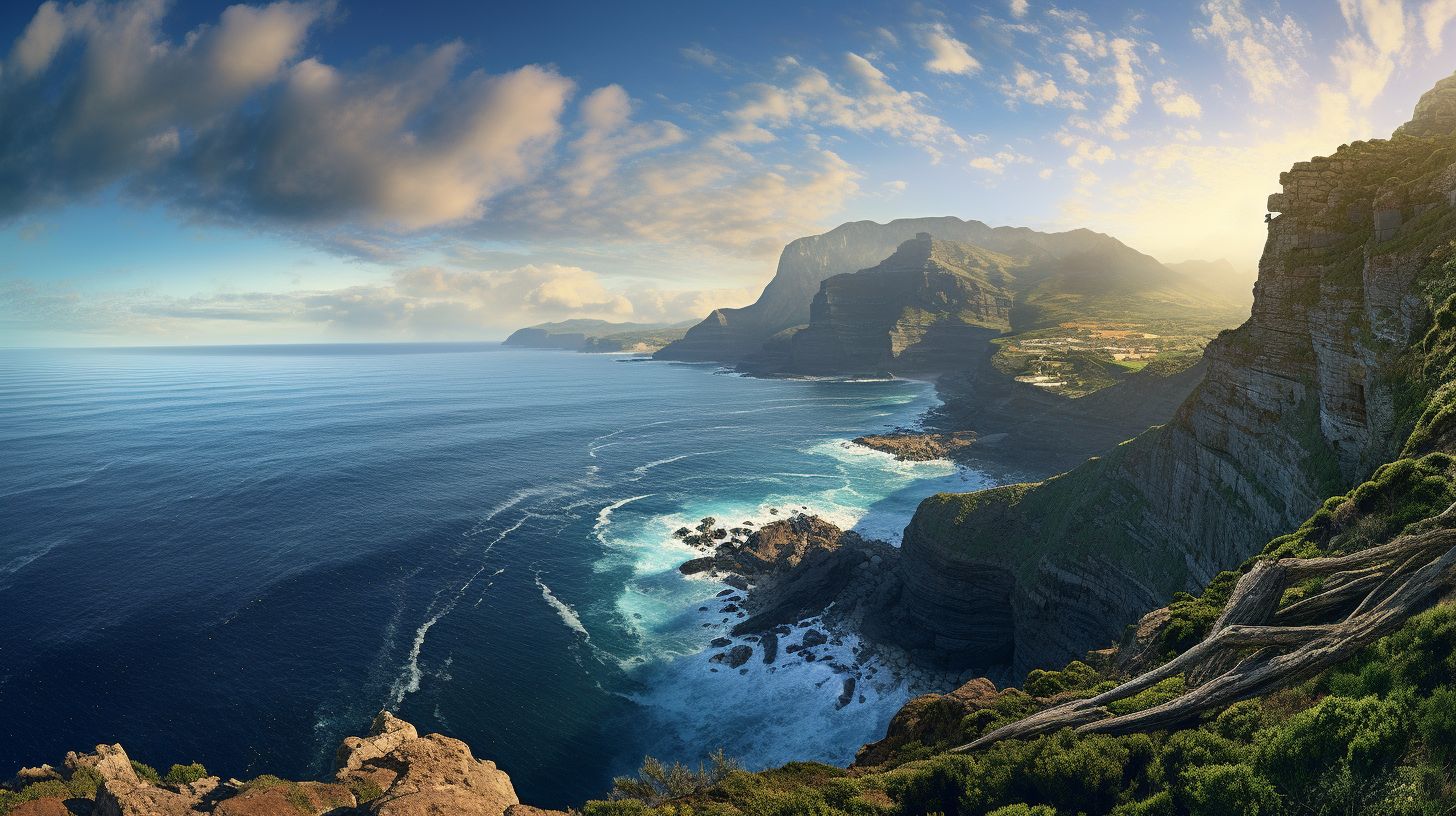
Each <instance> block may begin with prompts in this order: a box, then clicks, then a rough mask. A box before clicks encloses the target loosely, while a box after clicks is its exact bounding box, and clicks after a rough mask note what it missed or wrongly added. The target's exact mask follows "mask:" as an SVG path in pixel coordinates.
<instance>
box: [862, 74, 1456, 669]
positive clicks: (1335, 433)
mask: <svg viewBox="0 0 1456 816" xmlns="http://www.w3.org/2000/svg"><path fill="white" fill-rule="evenodd" d="M1453 89H1456V85H1453V84H1452V82H1451V81H1449V80H1448V81H1443V82H1442V84H1441V85H1439V86H1437V88H1436V89H1435V90H1433V91H1431V92H1430V93H1428V94H1427V95H1426V96H1425V97H1424V98H1423V99H1422V101H1421V104H1420V106H1419V107H1418V109H1417V115H1416V118H1415V119H1414V120H1413V121H1412V122H1411V123H1410V124H1408V125H1406V126H1405V127H1403V128H1401V130H1400V131H1398V132H1397V134H1396V136H1395V137H1393V138H1392V139H1391V140H1389V141H1383V140H1377V141H1373V142H1357V143H1355V144H1352V145H1349V146H1346V147H1343V148H1341V150H1340V151H1338V152H1337V153H1336V154H1335V155H1334V156H1331V157H1325V158H1317V159H1314V160H1312V161H1309V162H1300V163H1298V164H1296V165H1295V166H1294V168H1293V169H1292V170H1290V172H1288V173H1285V174H1283V175H1282V176H1281V178H1280V181H1281V184H1282V187H1283V191H1282V192H1281V193H1278V194H1276V195H1273V196H1271V197H1270V201H1269V209H1270V210H1272V211H1274V212H1277V213H1281V214H1280V215H1279V216H1278V217H1276V218H1274V219H1273V220H1272V222H1271V223H1270V224H1269V227H1268V230H1269V237H1268V241H1267V243H1266V246H1265V252H1264V255H1263V258H1262V260H1261V261H1260V267H1259V279H1258V283H1257V285H1256V288H1255V303H1254V308H1253V312H1252V315H1251V317H1250V319H1249V320H1248V321H1247V322H1246V323H1245V324H1244V325H1243V326H1241V327H1240V328H1238V329H1237V330H1233V331H1229V332H1225V333H1224V334H1222V335H1220V336H1219V338H1218V339H1216V340H1215V341H1214V342H1213V343H1212V344H1211V345H1210V346H1209V348H1208V351H1207V354H1206V365H1207V371H1206V373H1205V374H1204V377H1203V380H1202V382H1201V383H1200V384H1199V385H1198V387H1197V388H1196V389H1195V390H1194V391H1193V393H1192V395H1191V396H1190V397H1189V398H1188V399H1187V400H1186V401H1185V402H1184V403H1183V404H1182V405H1181V406H1180V407H1179V409H1178V410H1177V412H1176V414H1175V416H1174V417H1173V419H1172V421H1171V422H1169V423H1168V424H1167V425H1166V426H1164V427H1161V428H1157V429H1154V430H1151V431H1149V432H1148V433H1145V434H1143V435H1142V436H1140V437H1138V438H1137V439H1135V440H1132V441H1130V442H1128V443H1125V444H1123V445H1121V446H1119V447H1117V448H1116V449H1114V450H1113V451H1111V452H1110V453H1109V454H1108V455H1107V456H1105V457H1103V458H1101V459H1094V460H1092V461H1090V462H1088V463H1087V464H1085V465H1082V466H1080V467H1078V468H1076V469H1074V470H1072V471H1070V472H1068V473H1066V474H1063V475H1062V476H1059V477H1056V478H1053V479H1050V480H1047V481H1046V482H1043V483H1039V484H1035V485H1018V486H1011V487H1006V488H999V489H995V490H991V491H985V492H982V493H977V494H968V495H951V494H943V495H940V496H935V497H932V498H930V499H928V500H926V501H925V502H924V503H923V504H922V505H921V507H920V508H919V510H918V511H917V513H916V515H915V517H914V520H913V521H912V522H911V524H910V526H909V528H908V529H907V531H906V534H905V538H904V545H903V557H902V559H901V579H902V587H901V590H900V595H899V597H898V598H897V599H894V600H892V601H891V602H889V603H888V604H887V608H886V612H885V616H884V618H883V619H882V620H881V622H880V624H881V627H882V628H881V629H880V630H879V634H880V635H881V636H884V637H889V638H892V639H894V640H896V641H897V642H899V643H900V644H901V645H904V646H906V647H907V648H910V649H912V650H917V649H918V650H919V653H920V654H921V655H922V656H923V657H925V658H926V659H941V660H947V661H950V662H953V663H957V664H961V665H971V666H981V667H993V666H996V665H1009V666H1011V667H1012V668H1015V669H1017V670H1022V669H1026V668H1030V667H1034V666H1038V665H1050V664H1058V665H1059V664H1060V663H1062V662H1065V661H1066V660H1067V659H1069V658H1071V657H1074V656H1077V655H1080V654H1081V653H1083V652H1084V651H1085V650H1086V649H1088V648H1090V647H1092V646H1095V645H1096V644H1098V643H1102V642H1106V641H1109V640H1115V639H1116V637H1117V635H1118V633H1119V632H1120V631H1121V629H1122V627H1123V626H1124V625H1126V624H1128V623H1130V622H1132V621H1134V620H1136V619H1137V618H1138V616H1139V615H1140V614H1141V613H1142V612H1144V611H1146V610H1147V609H1150V608H1153V607H1155V606H1157V605H1159V604H1160V603H1162V602H1163V601H1164V600H1165V599H1166V598H1167V597H1168V596H1169V595H1170V594H1171V593H1172V592H1173V591H1175V590H1181V589H1192V588H1195V587H1198V586H1201V585H1203V584H1205V583H1206V582H1207V581H1208V580H1209V579H1210V578H1212V577H1213V576H1214V575H1215V574H1216V573H1217V572H1218V571H1220V570H1222V569H1226V568H1229V567H1232V566H1234V565H1236V564H1238V563H1239V562H1241V561H1242V560H1243V559H1245V558H1247V557H1248V556H1249V555H1251V554H1252V553H1254V552H1255V551H1256V550H1257V548H1258V547H1259V546H1260V545H1262V544H1263V543H1264V542H1265V541H1267V540H1268V539H1269V538H1270V537H1271V536H1273V535H1274V534H1276V533H1279V532H1283V531H1286V530H1289V529H1292V528H1294V527H1295V526H1297V525H1298V524H1299V522H1300V521H1302V520H1303V519H1304V518H1306V517H1307V516H1308V515H1309V513H1310V512H1311V511H1313V510H1314V509H1315V507H1316V506H1317V505H1318V503H1319V502H1320V501H1321V500H1322V499H1323V498H1324V497H1326V496H1329V495H1332V494H1334V493H1338V492H1340V490H1341V489H1343V488H1344V487H1346V486H1349V485H1351V484H1353V483H1355V482H1357V481H1358V480H1360V479H1361V478H1363V477H1364V476H1365V475H1366V474H1367V473H1368V472H1369V471H1370V470H1371V468H1373V467H1374V466H1375V465H1377V464H1379V463H1382V462H1384V461H1387V460H1388V458H1389V457H1390V456H1391V455H1392V453H1393V452H1394V451H1395V450H1396V449H1397V448H1398V447H1399V445H1400V443H1401V441H1402V439H1403V437H1404V435H1405V434H1406V433H1407V432H1408V430H1409V419H1408V418H1407V419H1405V420H1402V419H1400V398H1401V397H1400V395H1401V390H1400V389H1401V387H1402V374H1401V371H1400V368H1399V361H1400V359H1401V355H1402V353H1403V352H1405V350H1406V349H1407V348H1408V347H1409V345H1410V344H1411V342H1412V340H1413V339H1415V338H1416V337H1418V336H1419V333H1420V332H1422V331H1423V330H1424V328H1425V325H1426V323H1427V322H1428V320H1429V311H1430V303H1429V297H1428V295H1427V294H1426V293H1425V291H1424V290H1423V289H1422V287H1421V285H1420V284H1419V282H1418V280H1417V277H1418V274H1419V273H1420V272H1421V270H1422V269H1424V268H1425V267H1426V264H1427V258H1428V256H1429V255H1430V252H1431V251H1432V247H1433V246H1439V245H1442V244H1444V243H1445V241H1447V240H1449V239H1450V238H1451V237H1452V236H1456V215H1453V209H1452V204H1451V202H1452V201H1453V199H1456V138H1453V129H1456V90H1453Z"/></svg>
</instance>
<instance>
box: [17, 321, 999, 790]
mask: <svg viewBox="0 0 1456 816" xmlns="http://www.w3.org/2000/svg"><path fill="white" fill-rule="evenodd" d="M624 359H625V358H624V357H623V356H622V355H594V354H575V353H569V352H550V351H534V350H517V349H508V348H502V347H500V346H496V345H484V344H400V345H320V346H261V347H212V348H187V349H111V350H5V351H0V710H4V711H5V712H6V716H5V717H3V718H0V772H3V773H9V772H10V769H15V768H18V767H20V766H22V765H35V764H39V763H41V762H52V763H56V762H59V761H60V760H61V758H62V757H63V756H64V753H65V752H66V751H67V750H78V749H79V750H85V749H89V748H90V746H92V745H95V744H96V743H98V742H108V743H109V742H120V743H122V744H123V745H124V746H125V747H126V749H127V750H128V752H129V753H130V754H131V755H132V756H133V757H134V758H136V759H139V760H141V761H144V762H147V763H150V764H152V765H155V766H158V767H161V768H162V769H163V770H165V768H166V767H167V766H169V765H170V764H171V763H174V762H180V763H186V762H191V761H199V762H202V763H204V764H205V765H206V766H207V767H208V768H209V769H210V770H211V771H212V772H214V773H218V774H221V775H223V776H224V777H228V776H234V777H238V778H244V779H246V778H250V777H252V776H255V775H257V774H261V773H273V774H278V775H280V776H285V777H292V778H303V777H319V776H323V775H325V774H326V773H328V771H329V769H330V767H331V762H332V757H333V752H334V749H335V748H336V746H337V745H338V743H339V740H340V739H341V738H343V737H344V736H346V735H349V734H358V733H362V732H363V731H364V729H366V728H367V726H368V723H369V720H370V718H371V717H372V716H373V715H374V713H375V712H377V711H378V710H379V709H380V708H383V707H388V708H390V709H392V710H394V711H396V712H397V713H398V714H399V715H400V716H402V717H404V718H405V719H407V720H410V721H411V722H413V723H415V724H416V725H417V726H418V727H419V728H420V731H421V732H422V733H424V732H428V731H441V732H443V733H446V734H449V735H451V736H455V737H458V738H460V739H463V740H465V741H466V742H467V743H469V744H470V745H471V747H472V748H473V749H474V751H475V753H476V755H477V756H481V757H485V758H489V759H491V760H494V761H495V762H496V763H497V764H499V765H500V767H501V768H502V769H504V770H505V771H507V772H508V773H509V774H510V775H511V778H512V780H513V781H514V783H515V785H516V788H517V790H518V792H519V793H520V795H521V796H522V798H523V800H524V801H529V802H531V803H533V804H536V805H539V806H563V805H567V804H579V803H580V802H581V801H582V800H584V799H586V798H589V797H595V796H602V795H604V794H605V793H606V792H607V790H608V789H609V787H610V784H611V778H612V776H613V775H616V774H622V773H627V772H629V771H632V770H634V769H635V768H636V766H637V765H638V764H639V763H640V761H641V759H642V756H643V755H644V754H648V753H650V754H653V755H654V756H658V757H660V758H662V759H665V760H669V761H683V762H687V763H690V764H695V763H696V762H698V761H700V760H701V759H703V758H704V757H705V756H706V754H707V753H708V752H710V751H712V750H713V749H715V748H719V747H721V748H723V749H724V750H725V751H726V752H727V753H728V754H729V755H730V756H734V757H738V758H739V759H741V760H742V761H743V762H744V763H745V764H746V765H748V766H749V767H751V768H757V767H766V766H770V765H774V764H778V763H782V762H785V761H788V760H791V759H815V760H822V761H827V762H834V763H840V764H843V763H846V762H848V761H850V760H851V759H852V758H853V755H854V751H855V749H856V748H857V747H858V746H859V745H860V744H862V743H864V742H866V741H869V740H873V739H876V738H878V737H879V736H881V735H882V734H883V731H884V728H885V725H886V724H887V722H888V720H889V717H890V716H891V715H892V714H893V713H894V711H895V710H896V708H898V707H899V705H900V704H901V703H903V702H904V700H905V699H907V697H908V695H909V690H908V689H907V687H906V685H905V683H904V682H901V681H899V680H897V679H896V678H893V677H890V676H889V674H888V673H886V672H880V673H878V674H877V675H876V677H875V679H874V680H873V681H867V682H862V683H861V684H860V687H859V689H858V693H857V695H856V699H854V700H853V701H852V702H851V703H850V704H849V705H847V706H845V707H843V708H839V707H838V706H837V700H838V697H839V694H840V690H841V683H840V681H839V679H838V678H837V676H836V675H835V674H834V669H833V668H831V667H830V665H828V664H829V663H830V661H829V660H820V661H815V662H805V661H803V660H797V659H793V658H792V657H791V656H781V659H780V660H778V661H776V662H775V664H774V665H772V666H768V665H764V664H763V663H762V661H761V660H758V659H757V655H755V659H753V660H751V661H750V662H749V664H747V665H746V666H745V667H744V668H745V669H747V671H746V673H740V672H738V671H733V670H727V669H726V668H724V669H723V670H718V669H719V668H720V667H719V666H718V665H716V664H712V663H710V662H709V661H708V659H707V658H708V656H709V655H710V654H713V653H714V652H715V651H716V650H711V649H710V648H709V645H708V644H709V641H710V640H712V639H713V638H715V637H719V636H720V635H723V634H724V633H725V632H726V630H727V628H728V627H729V625H730V624H729V623H726V622H725V619H724V616H722V615H720V614H718V613H717V608H718V606H717V605H716V604H711V603H710V600H712V599H714V598H715V596H716V595H717V594H718V593H719V592H720V591H721V590H722V589H724V586H723V585H722V584H719V583H716V582H715V581H712V580H709V579H706V578H691V579H689V578H684V577H683V576H681V575H680V574H679V573H678V571H677V569H676V568H677V566H678V565H679V564H681V563H682V562H683V561H685V560H687V559H688V558H691V557H694V556H696V555H698V554H699V553H697V552H696V551H694V550H692V549H691V548H690V547H688V546H686V545H684V544H682V543H681V542H679V541H677V540H676V539H675V538H674V537H673V535H672V532H673V531H674V530H675V529H677V528H678V527H680V526H683V525H687V526H694V525H695V524H696V523H697V522H698V520H699V519H700V518H702V517H705V516H713V517H714V518H716V519H718V520H719V523H720V525H723V526H734V525H737V524H739V523H740V522H742V521H744V520H753V521H756V522H757V523H762V522H764V521H767V520H771V519H772V518H774V517H775V515H774V512H773V511H778V514H779V515H778V516H777V517H785V516H786V515H788V514H789V513H791V512H793V511H795V510H799V509H802V508H808V510H809V511H812V512H814V513H817V514H819V515H822V516H824V517H826V518H828V519H830V520H832V521H835V522H836V523H839V524H840V525H842V526H854V528H855V529H857V530H859V531H860V532H862V533H864V534H866V535H869V536H872V537H880V538H885V539H888V540H892V541H898V538H899V535H900V531H901V530H902V529H903V527H904V525H905V523H906V521H908V519H909V516H910V514H911V513H912V512H913V510H914V508H915V505H916V503H917V502H918V501H919V500H920V499H921V498H923V497H925V496H927V495H929V494H931V493H934V492H937V491H942V490H958V491H964V490H971V489H976V488H980V487H985V486H989V485H990V484H992V483H993V481H994V480H993V477H991V476H990V475H988V474H987V473H983V472H980V471H977V470H975V469H972V468H966V467H956V466H952V465H950V464H948V463H945V462H930V463H905V462H899V461H896V460H894V459H893V458H891V457H890V456H887V455H884V454H881V453H877V452H874V451H870V450H868V449H865V448H861V447H858V446H853V445H851V444H849V440H850V439H851V438H853V437H854V436H857V435H859V434H862V433H869V432H875V431H883V430H886V429H889V428H894V427H900V426H907V425H911V424H913V423H914V422H915V421H916V419H917V418H918V417H919V416H920V415H921V414H922V413H923V412H924V411H925V410H926V409H928V408H930V407H931V406H933V405H934V401H935V396H934V390H933V388H932V386H931V385H930V384H928V383H923V382H915V381H906V380H894V381H881V382H853V381H822V380H759V379H750V378H744V377H740V376H736V375H731V374H727V373H725V372H722V371H720V370H718V369H717V368H716V367H714V366H710V365H686V364H670V363H656V362H625V361H624ZM703 606H708V607H709V611H707V612H702V611H699V609H700V607H703ZM854 647H855V643H854V641H853V638H850V639H848V640H846V641H845V643H844V645H843V646H841V647H840V649H841V650H842V651H843V652H844V653H845V655H848V653H849V652H851V651H852V650H853V649H854Z"/></svg>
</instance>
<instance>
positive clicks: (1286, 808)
mask: <svg viewBox="0 0 1456 816" xmlns="http://www.w3.org/2000/svg"><path fill="white" fill-rule="evenodd" d="M1102 679H1103V678H1101V677H1100V676H1099V675H1098V674H1097V673H1096V672H1095V671H1093V670H1092V669H1091V668H1090V667H1088V666H1086V665H1085V664H1081V663H1074V664H1071V665H1069V666H1068V667H1067V668H1066V669H1064V670H1063V671H1061V672H1041V673H1038V674H1037V675H1036V676H1035V679H1034V680H1033V679H1031V678H1028V686H1029V687H1031V686H1033V685H1035V686H1037V690H1038V691H1040V692H1054V693H1064V692H1066V691H1068V690H1074V689H1076V688H1087V687H1090V686H1094V685H1095V684H1096V683H1097V682H1099V681H1101V680H1102ZM1181 683H1182V680H1181V678H1172V680H1170V681H1166V682H1165V684H1159V686H1156V687H1154V688H1152V689H1148V690H1147V691H1145V692H1144V693H1143V694H1142V695H1139V698H1144V697H1145V698H1146V699H1139V700H1138V703H1139V705H1138V706H1134V705H1131V704H1132V703H1133V700H1128V701H1125V702H1126V703H1128V704H1129V706H1130V707H1140V705H1142V704H1146V705H1152V704H1156V703H1157V702H1159V701H1160V700H1161V699H1164V698H1165V697H1167V696H1169V695H1170V694H1172V693H1176V691H1177V690H1178V689H1179V688H1180V687H1181ZM967 719H968V721H969V720H970V719H971V718H969V717H968V718H967ZM966 731H967V733H965V734H961V735H960V736H963V737H965V736H968V735H969V734H971V733H978V732H982V731H983V729H982V728H981V727H979V726H977V725H975V724H973V723H970V722H968V723H967V724H966ZM1453 760H1456V607H1453V606H1438V607H1436V608H1434V609H1432V610H1430V611H1428V612H1425V613H1422V614H1420V615H1418V616H1416V617H1414V618H1412V619H1411V620H1410V621H1409V622H1407V624H1406V625H1405V626H1404V627H1403V628H1402V629H1400V630H1399V631H1398V632H1396V633H1395V634H1393V635H1391V636H1389V637H1387V638H1385V639H1383V640H1381V641H1379V642H1378V643H1377V644H1375V645H1374V646H1372V647H1370V648H1367V649H1365V650H1364V651H1362V652H1361V653H1359V654H1358V655H1356V656H1355V657H1353V658H1351V659H1350V660H1349V661H1347V662H1346V663H1344V664H1342V665H1341V666H1340V667H1338V668H1336V669H1334V670H1332V671H1330V672H1327V673H1326V674H1325V675H1323V676H1321V677H1319V678H1316V679H1315V680H1312V681H1310V682H1308V683H1305V684H1303V685H1301V686H1299V687H1297V688H1294V689H1290V690H1288V691H1286V692H1283V693H1281V694H1277V695H1270V696H1269V697H1266V698H1261V699H1257V700H1251V701H1246V702H1243V703H1238V704H1235V705H1233V706H1230V707H1228V708H1227V709H1225V710H1223V711H1222V712H1221V713H1219V714H1218V715H1217V716H1214V717H1210V718H1208V719H1207V720H1206V721H1204V722H1202V723H1198V724H1195V725H1193V726H1191V727H1189V728H1186V729H1183V730H1178V731H1173V732H1171V733H1167V732H1160V733H1156V734H1132V735H1128V736H1117V737H1113V736H1106V735H1096V734H1092V735H1078V734H1076V733H1074V732H1072V731H1062V732H1059V733H1056V734H1050V735H1046V736H1042V737H1038V738H1035V739H1031V740H1025V741H1008V742H1003V743H997V744H994V745H992V746H990V747H988V748H986V749H985V750H983V751H981V752H979V753H975V754H970V755H957V754H944V753H942V754H938V755H935V756H931V757H929V758H923V759H913V760H909V761H905V762H903V763H897V762H892V763H890V764H888V765H885V766H881V767H879V768H873V769H867V770H866V771H848V772H847V771H844V770H841V769H838V768H829V767H827V766H822V765H812V764H804V763H799V764H795V765H790V766H786V767H784V768H780V769H777V770H774V771H767V772H764V773H759V774H749V773H744V772H742V771H732V772H729V773H727V774H725V775H724V776H723V777H722V778H721V779H720V780H719V781H717V782H716V783H713V784H711V785H707V786H699V787H695V789H694V790H693V791H692V792H691V793H688V794H685V795H682V796H678V797H675V798H672V799H662V798H660V797H658V798H653V799H647V798H636V797H629V798H624V799H619V800H617V801H613V802H592V803H589V804H588V805H587V807H586V810H585V812H586V814H588V816H617V814H639V815H641V816H646V815H647V814H652V815H653V816H657V815H658V814H662V815H664V816H665V815H666V814H673V816H685V815H686V814H692V816H737V815H738V814H743V815H744V816H748V815H749V814H752V815H753V816H760V814H785V815H786V816H787V814H800V813H806V814H822V815H823V816H836V815H837V814H846V815H848V814H853V816H869V815H870V814H875V815H876V816H878V815H880V814H883V815H884V816H890V815H891V814H895V815H897V816H898V815H899V814H905V815H906V816H909V815H910V814H929V813H943V814H946V816H968V815H969V814H998V816H999V815H1000V814H1011V813H1014V814H1028V813H1038V814H1044V813H1065V814H1078V813H1085V814H1089V816H1090V815H1091V814H1115V816H1136V815H1137V814H1148V815H1152V814H1158V815H1159V816H1163V815H1166V816H1223V815H1224V814H1228V815H1229V816H1233V814H1268V816H1297V814H1314V815H1315V816H1325V815H1326V814H1328V815H1329V816H1334V815H1335V814H1351V813H1361V814H1390V815H1391V816H1405V815H1406V814H1409V816H1418V815H1419V814H1437V813H1444V812H1446V811H1445V810H1444V809H1443V808H1444V807H1445V805H1440V806H1438V805H1437V803H1440V802H1447V803H1449V802H1450V801H1452V797H1453V796H1456V765H1453Z"/></svg>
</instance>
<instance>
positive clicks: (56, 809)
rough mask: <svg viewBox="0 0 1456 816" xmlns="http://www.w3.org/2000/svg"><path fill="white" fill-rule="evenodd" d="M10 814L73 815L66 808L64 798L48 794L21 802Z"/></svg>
mask: <svg viewBox="0 0 1456 816" xmlns="http://www.w3.org/2000/svg"><path fill="white" fill-rule="evenodd" d="M9 816H73V815H72V813H71V811H70V810H69V809H67V808H66V802H65V800H64V799H56V798H55V797H51V796H47V797H46V798H44V799H32V800H30V801H29V802H21V803H20V804H18V805H16V806H15V807H13V808H11V809H10V814H9Z"/></svg>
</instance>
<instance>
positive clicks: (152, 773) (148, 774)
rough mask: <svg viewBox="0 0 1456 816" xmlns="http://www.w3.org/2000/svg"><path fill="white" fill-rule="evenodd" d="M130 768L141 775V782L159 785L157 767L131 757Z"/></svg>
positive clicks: (160, 779)
mask: <svg viewBox="0 0 1456 816" xmlns="http://www.w3.org/2000/svg"><path fill="white" fill-rule="evenodd" d="M131 769H132V770H133V771H136V775H137V776H139V777H141V779H142V781H143V782H146V783H148V784H151V785H160V784H161V783H162V778H161V777H160V776H158V775H157V769H156V768H153V767H152V766H150V765H148V764H147V763H145V762H137V761H136V760H135V759H133V760H132V761H131Z"/></svg>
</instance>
